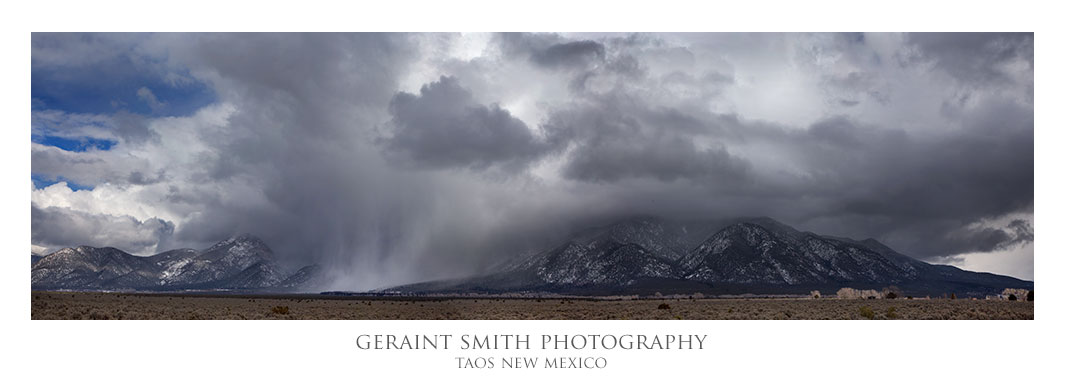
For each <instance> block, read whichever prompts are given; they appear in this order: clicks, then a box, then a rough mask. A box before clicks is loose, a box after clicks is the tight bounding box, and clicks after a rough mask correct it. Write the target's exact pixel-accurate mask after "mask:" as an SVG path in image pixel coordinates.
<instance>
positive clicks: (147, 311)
mask: <svg viewBox="0 0 1065 382" xmlns="http://www.w3.org/2000/svg"><path fill="white" fill-rule="evenodd" d="M31 299H32V308H31V310H30V314H31V317H32V319H35V320H72V319H73V320H78V319H80V320H86V319H103V320H108V319H110V320H114V319H124V320H158V319H174V320H200V319H207V320H274V319H296V320H408V319H418V320H469V319H489V320H544V319H565V320H619V319H620V320H629V319H632V320H673V319H682V320H864V319H878V320H879V319H898V320H949V319H960V320H983V319H991V320H1018V319H1019V320H1031V319H1033V318H1034V315H1035V313H1034V309H1033V303H1032V302H1026V301H1004V300H993V301H989V300H961V299H959V300H949V299H933V300H837V299H831V298H825V299H698V300H690V299H663V300H628V301H605V300H590V299H588V300H586V299H513V298H507V299H503V298H498V299H493V298H477V299H473V298H460V299H443V298H441V299H413V298H386V297H374V298H368V297H357V298H344V297H327V296H318V295H289V296H261V295H243V296H237V295H153V294H124V293H88V292H32V293H31Z"/></svg>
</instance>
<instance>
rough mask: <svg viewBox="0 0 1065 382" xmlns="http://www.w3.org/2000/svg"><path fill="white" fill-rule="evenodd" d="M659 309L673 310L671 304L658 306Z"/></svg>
mask: <svg viewBox="0 0 1065 382" xmlns="http://www.w3.org/2000/svg"><path fill="white" fill-rule="evenodd" d="M658 309H672V308H670V307H669V304H658Z"/></svg>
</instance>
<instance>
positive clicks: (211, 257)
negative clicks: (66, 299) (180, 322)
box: [30, 234, 308, 291]
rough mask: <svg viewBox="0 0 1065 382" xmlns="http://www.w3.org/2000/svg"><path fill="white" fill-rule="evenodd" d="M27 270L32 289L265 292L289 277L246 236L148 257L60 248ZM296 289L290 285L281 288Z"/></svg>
mask: <svg viewBox="0 0 1065 382" xmlns="http://www.w3.org/2000/svg"><path fill="white" fill-rule="evenodd" d="M30 272H31V287H32V289H35V290H37V289H43V290H55V289H63V290H129V289H132V290H141V291H175V290H176V291H180V290H266V289H269V288H274V287H278V286H280V285H281V284H282V282H283V281H285V280H287V279H288V278H289V277H290V276H292V275H288V274H284V272H283V271H282V270H281V267H280V266H278V265H277V263H276V262H275V260H274V254H273V251H272V250H270V248H269V246H267V245H266V243H265V242H263V241H262V240H260V239H259V238H257V237H255V236H252V235H248V234H241V235H236V236H233V237H230V238H227V239H225V240H223V241H220V242H218V243H216V244H214V245H212V246H210V247H208V248H206V249H204V250H195V249H190V248H181V249H173V250H169V251H164V252H160V253H158V254H155V255H152V256H134V255H131V254H129V253H126V252H123V251H122V250H119V249H117V248H113V247H90V246H78V247H71V248H63V249H60V250H58V251H55V252H53V253H51V254H49V255H47V256H44V257H42V258H40V259H36V260H34V261H33V263H32V265H31V268H30ZM302 281H308V280H306V279H304V280H302ZM301 286H302V284H301V283H297V282H295V281H290V282H289V283H288V284H286V286H285V289H293V290H294V289H299V288H301Z"/></svg>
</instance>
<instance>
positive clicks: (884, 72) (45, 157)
mask: <svg viewBox="0 0 1065 382" xmlns="http://www.w3.org/2000/svg"><path fill="white" fill-rule="evenodd" d="M60 37H64V36H60ZM119 37H121V36H119ZM60 39H61V40H66V39H65V38H60ZM465 39H466V37H461V36H453V35H418V34H414V35H409V34H164V35H149V36H143V35H137V38H133V39H130V38H115V37H114V36H111V37H109V36H108V35H93V36H91V38H88V39H87V40H85V42H84V44H86V45H87V46H86V49H85V50H83V51H82V50H78V51H79V52H84V53H86V54H88V53H90V52H93V54H92V55H90V56H86V57H85V58H84V59H83V60H82V61H79V59H78V58H77V56H76V55H65V54H64V53H63V51H62V50H60V49H51V48H49V46H50V45H49V44H51V43H50V42H49V41H52V40H50V39H40V40H38V39H35V41H34V65H40V66H43V67H46V68H51V67H55V66H56V65H59V64H57V63H67V62H75V63H78V65H82V66H85V67H89V68H94V67H95V66H100V65H105V64H106V63H109V62H115V60H116V59H114V58H108V57H109V56H108V54H110V55H121V56H122V57H125V58H122V59H121V61H123V62H127V61H128V62H150V63H152V65H151V66H152V67H153V68H157V69H156V70H155V71H152V73H159V75H160V76H164V75H166V73H187V75H188V76H190V77H191V78H193V80H194V81H197V82H202V83H204V84H207V86H209V87H210V88H211V89H212V91H213V92H215V93H217V100H216V101H215V102H213V103H212V104H211V105H210V106H208V107H205V108H202V109H201V110H198V111H197V113H195V114H193V115H187V116H181V117H173V118H157V117H136V116H135V115H129V116H127V117H129V121H124V122H123V123H126V124H125V125H124V126H126V127H125V128H121V127H119V128H115V127H114V126H112V124H111V121H113V118H112V115H111V114H108V115H103V116H99V115H95V116H86V115H76V116H75V115H73V114H67V117H64V118H60V117H59V115H60V114H62V113H56V112H52V111H47V110H40V111H35V112H34V119H35V122H34V129H35V133H36V129H38V127H40V128H41V129H47V131H49V134H52V133H56V134H58V133H57V132H63V131H66V132H73V131H75V130H76V132H77V134H73V133H71V136H98V135H99V136H101V137H105V138H113V139H116V140H119V141H121V143H120V144H118V145H116V146H115V148H114V149H113V150H111V151H110V152H86V153H70V152H62V151H59V150H58V149H56V148H50V147H42V146H37V145H35V146H34V149H33V157H32V167H33V171H34V172H35V173H41V174H43V175H45V176H63V177H64V178H66V179H71V180H75V181H78V182H82V183H86V184H101V185H102V186H100V187H98V188H97V189H96V190H93V191H91V192H89V191H79V192H78V193H76V194H77V195H73V194H71V193H68V194H69V195H68V194H58V193H54V192H52V193H48V192H44V191H43V190H35V191H34V199H33V201H34V202H33V203H34V207H33V208H34V216H33V227H34V228H33V241H34V244H38V245H44V246H49V247H52V246H65V245H78V244H90V245H114V246H119V247H122V246H127V248H130V249H135V248H148V246H149V245H150V242H151V241H152V240H155V241H156V242H157V245H159V246H162V247H173V246H189V247H202V246H206V245H209V244H211V242H213V241H216V240H220V239H222V238H224V237H226V236H228V235H231V234H235V233H242V232H248V233H253V234H255V235H258V236H260V237H262V238H263V239H264V240H265V241H266V242H267V243H268V244H269V245H270V246H271V247H273V248H274V250H275V252H276V253H278V254H279V257H281V258H282V260H283V261H287V262H289V263H291V264H292V265H302V264H306V263H309V262H319V263H322V264H324V265H326V266H327V267H328V268H329V269H332V270H335V272H336V276H338V280H339V281H338V283H337V284H336V287H337V288H341V289H367V288H373V287H381V286H386V285H392V284H398V283H404V282H413V281H419V280H426V279H433V278H440V277H448V276H456V275H461V274H468V273H471V272H473V271H474V270H477V269H483V268H484V267H486V266H488V265H490V264H492V263H497V262H499V261H501V260H502V259H506V258H509V257H510V256H514V255H515V254H520V253H523V252H524V251H531V250H536V249H541V248H540V247H542V246H543V245H550V244H554V242H555V241H556V240H559V239H560V238H562V237H564V236H565V235H566V234H568V233H569V232H572V231H573V230H575V229H580V228H584V227H587V226H593V225H598V224H604V223H607V222H610V221H611V220H613V219H617V218H620V217H625V216H632V215H656V216H661V217H664V218H677V219H726V218H729V217H736V216H772V217H775V218H777V219H779V220H781V221H784V222H786V223H789V224H793V225H795V226H797V227H798V228H800V229H806V230H811V231H815V232H820V233H825V234H832V235H839V236H849V237H854V238H859V239H860V238H866V237H875V238H878V239H882V241H884V242H885V243H886V244H888V245H890V246H892V247H894V248H896V249H898V250H900V251H902V252H903V253H907V254H910V255H913V256H916V257H919V258H940V257H942V256H954V255H959V254H965V253H970V252H988V251H999V250H1005V249H1010V248H1017V247H1019V246H1024V245H1026V244H1028V243H1030V242H1031V241H1032V240H1034V236H1033V230H1032V227H1031V216H1032V213H1033V208H1034V207H1033V191H1034V189H1033V183H1034V168H1033V153H1034V134H1033V130H1034V129H1033V126H1034V120H1033V117H1034V113H1033V106H1032V102H1031V97H1030V96H1028V94H1030V89H1031V87H1032V82H1031V77H1030V70H1029V69H1026V68H1030V67H1031V62H1032V61H1033V57H1032V53H1031V52H1032V50H1031V35H1030V34H1028V35H1023V34H1022V35H1012V34H1009V35H997V34H996V35H961V36H959V35H946V36H941V35H895V34H860V35H824V34H801V35H790V34H756V35H748V34H741V35H733V34H681V35H642V34H634V35H613V34H610V35H558V34H503V35H496V36H494V37H491V38H489V39H487V40H488V43H487V46H485V47H484V49H483V52H480V53H476V50H480V48H476V49H474V51H475V52H474V53H468V52H467V50H468V48H469V46H468V45H469V44H467V43H470V44H472V43H474V42H476V41H466V40H465ZM75 40H77V39H75ZM38 41H39V43H38ZM70 43H72V42H71V41H67V42H66V43H65V44H67V45H69V44H70ZM73 43H74V45H78V43H77V41H74V42H73ZM38 45H40V46H38ZM93 47H101V49H99V51H94V50H93V49H95V48H93ZM116 47H117V48H116ZM103 48H106V49H103ZM454 52H462V54H458V55H456V54H454ZM97 54H100V55H99V56H97ZM129 57H132V58H129ZM471 57H472V58H471ZM84 72H94V71H93V70H88V71H84ZM35 78H36V76H35ZM944 79H947V80H946V81H944ZM955 79H957V80H958V81H954V80H955ZM138 86H140V85H138ZM152 89H153V90H154V89H155V88H154V87H153V88H152ZM157 101H159V102H167V104H168V105H176V104H177V103H178V102H179V101H180V100H175V99H171V98H166V99H157ZM810 109H812V110H810ZM112 114H113V113H112ZM37 121H41V122H40V123H38V122H37ZM57 121H58V122H57ZM97 125H99V126H105V127H106V128H102V129H98V128H96V127H93V126H97ZM104 130H106V131H105V132H100V131H104ZM94 134H98V135H94ZM426 170H431V171H426ZM470 170H473V171H470ZM104 184H106V186H104ZM53 191H54V190H53ZM90 196H91V197H90ZM100 211H109V212H110V213H108V214H100ZM115 216H119V217H118V218H115ZM153 218H154V219H156V220H152V219H153ZM64 225H71V226H72V227H76V229H71V233H69V234H68V233H62V232H58V231H60V230H57V229H56V228H55V227H60V226H64ZM167 227H169V228H167ZM64 230H65V229H64ZM106 236H113V237H115V239H114V242H111V243H102V242H101V241H99V240H97V239H96V238H97V237H106ZM93 240H96V241H93ZM124 249H125V248H124Z"/></svg>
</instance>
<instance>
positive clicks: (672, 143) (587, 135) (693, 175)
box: [545, 95, 749, 182]
mask: <svg viewBox="0 0 1065 382" xmlns="http://www.w3.org/2000/svg"><path fill="white" fill-rule="evenodd" d="M545 129H547V131H549V132H551V134H552V135H553V136H557V137H565V138H566V139H567V140H568V143H569V145H570V148H571V151H570V154H569V157H568V161H567V163H566V165H565V166H564V167H563V169H562V175H563V176H565V177H567V178H569V179H574V180H581V181H594V182H615V181H618V180H622V179H626V178H654V179H658V180H661V181H666V182H670V181H674V180H677V179H688V180H694V181H706V182H736V181H739V180H740V179H742V178H744V177H745V176H746V171H747V169H748V167H749V165H748V163H746V162H745V161H744V160H742V159H738V158H735V157H733V156H731V155H730V154H729V152H728V150H727V149H726V148H725V147H724V146H722V145H720V144H719V143H717V142H709V143H708V144H707V146H708V147H698V146H696V144H695V143H694V141H693V139H694V138H697V137H704V136H706V134H708V133H711V132H713V131H714V128H713V127H711V126H709V125H708V124H707V122H706V121H702V120H699V119H698V118H695V117H693V116H691V115H687V114H685V113H683V112H680V111H678V110H675V109H659V110H654V109H649V108H648V107H647V106H646V105H643V104H640V103H639V102H631V100H627V101H623V100H621V99H619V98H618V97H616V95H613V96H606V97H600V98H598V99H596V100H595V101H594V102H582V103H578V104H575V105H571V107H570V108H569V109H566V110H560V111H558V112H556V113H554V114H552V115H551V118H550V120H549V121H548V123H547V124H546V125H545Z"/></svg>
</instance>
